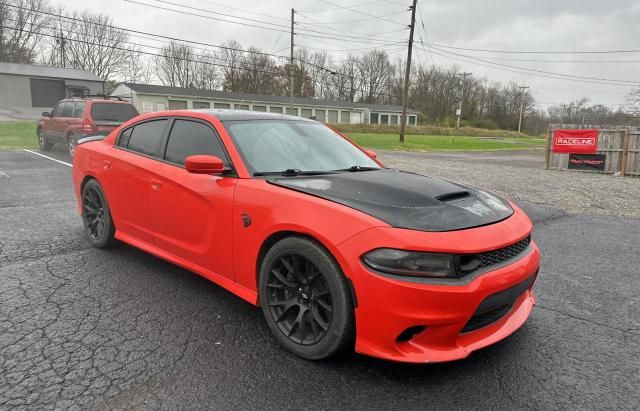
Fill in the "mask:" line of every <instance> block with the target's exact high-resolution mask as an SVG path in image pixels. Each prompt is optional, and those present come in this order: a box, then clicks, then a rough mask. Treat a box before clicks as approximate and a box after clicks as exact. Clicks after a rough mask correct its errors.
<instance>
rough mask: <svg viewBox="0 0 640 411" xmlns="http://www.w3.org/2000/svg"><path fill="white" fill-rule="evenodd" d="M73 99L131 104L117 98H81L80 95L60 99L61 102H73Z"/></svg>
mask: <svg viewBox="0 0 640 411" xmlns="http://www.w3.org/2000/svg"><path fill="white" fill-rule="evenodd" d="M74 101H90V102H92V103H109V104H112V103H113V104H129V105H132V104H131V103H130V102H128V101H118V100H109V99H103V98H99V97H98V98H82V97H72V98H65V99H64V100H61V102H65V103H69V102H74Z"/></svg>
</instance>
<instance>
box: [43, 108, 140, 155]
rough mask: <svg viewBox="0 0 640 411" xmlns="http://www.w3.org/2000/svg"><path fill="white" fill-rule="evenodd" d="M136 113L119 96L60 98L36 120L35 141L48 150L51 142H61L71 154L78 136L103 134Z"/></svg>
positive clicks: (134, 109) (136, 113)
mask: <svg viewBox="0 0 640 411" xmlns="http://www.w3.org/2000/svg"><path fill="white" fill-rule="evenodd" d="M137 115H138V110H136V108H135V107H134V106H133V105H132V104H131V103H128V102H125V101H121V100H120V99H117V100H116V101H114V100H109V97H101V98H84V99H80V98H73V99H66V100H62V101H60V102H59V103H58V104H56V106H55V107H54V108H53V110H52V111H51V113H49V112H46V111H45V112H43V113H42V119H41V120H40V121H39V122H38V129H37V133H38V144H39V146H40V149H42V150H49V149H51V146H52V145H53V144H54V143H56V144H57V143H61V144H65V145H66V146H67V147H68V149H69V154H70V155H71V157H73V153H74V151H75V149H76V145H77V142H78V139H79V138H82V137H85V136H90V135H98V134H102V135H107V134H109V133H110V132H111V131H113V130H114V129H115V128H116V127H118V126H119V125H120V124H122V123H124V122H125V121H127V120H130V119H132V118H133V117H135V116H137Z"/></svg>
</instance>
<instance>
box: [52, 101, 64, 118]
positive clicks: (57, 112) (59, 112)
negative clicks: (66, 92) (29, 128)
mask: <svg viewBox="0 0 640 411" xmlns="http://www.w3.org/2000/svg"><path fill="white" fill-rule="evenodd" d="M65 104H66V103H58V105H57V106H55V107H54V108H53V111H51V117H60V116H61V115H62V108H63V107H64V105H65Z"/></svg>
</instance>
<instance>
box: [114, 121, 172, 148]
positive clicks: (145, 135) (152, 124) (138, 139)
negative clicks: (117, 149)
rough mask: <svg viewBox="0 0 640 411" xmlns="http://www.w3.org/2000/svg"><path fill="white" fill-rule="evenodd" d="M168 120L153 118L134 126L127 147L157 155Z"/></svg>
mask: <svg viewBox="0 0 640 411" xmlns="http://www.w3.org/2000/svg"><path fill="white" fill-rule="evenodd" d="M167 121H168V120H167V119H162V120H152V121H147V122H144V123H141V124H138V125H136V126H134V127H133V131H131V136H130V137H129V141H128V144H127V145H126V147H127V148H128V149H129V150H132V151H136V152H138V153H141V154H146V155H148V156H155V157H157V156H158V150H159V149H160V143H161V142H162V134H163V133H164V129H165V127H166V126H167ZM121 138H122V136H121ZM123 147H125V146H123Z"/></svg>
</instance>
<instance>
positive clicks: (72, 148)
mask: <svg viewBox="0 0 640 411" xmlns="http://www.w3.org/2000/svg"><path fill="white" fill-rule="evenodd" d="M77 146H78V140H77V139H76V138H75V137H74V136H73V135H69V136H67V150H68V151H69V156H71V158H73V155H74V154H75V152H76V147H77Z"/></svg>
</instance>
